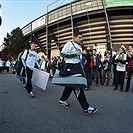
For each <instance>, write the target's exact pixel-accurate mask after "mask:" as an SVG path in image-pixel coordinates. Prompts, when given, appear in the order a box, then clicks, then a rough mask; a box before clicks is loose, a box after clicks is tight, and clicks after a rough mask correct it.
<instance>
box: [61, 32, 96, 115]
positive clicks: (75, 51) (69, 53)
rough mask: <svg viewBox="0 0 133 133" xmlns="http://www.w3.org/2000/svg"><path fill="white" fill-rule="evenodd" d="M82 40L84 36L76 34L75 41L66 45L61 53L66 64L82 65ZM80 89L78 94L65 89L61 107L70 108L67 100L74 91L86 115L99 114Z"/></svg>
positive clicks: (71, 88) (72, 88) (72, 89)
mask: <svg viewBox="0 0 133 133" xmlns="http://www.w3.org/2000/svg"><path fill="white" fill-rule="evenodd" d="M82 40H83V38H82V34H81V33H75V35H74V41H73V42H67V43H66V44H65V46H64V47H63V49H62V51H61V57H63V58H64V60H65V63H71V64H76V63H80V60H81V59H82V50H81V48H80V46H79V45H81V43H82ZM79 57H80V58H79ZM79 82H80V81H79ZM78 89H79V91H78V92H77V88H74V87H65V89H64V91H63V94H62V97H61V98H60V101H59V104H60V105H61V106H65V107H69V104H68V103H67V102H66V100H67V99H68V98H69V96H70V95H71V92H72V91H74V93H75V96H76V98H77V99H78V101H79V103H80V105H81V107H82V108H83V110H84V112H85V113H86V114H89V113H90V114H91V113H95V112H97V110H98V108H93V107H90V106H89V104H88V102H87V100H86V97H85V94H84V90H83V88H78Z"/></svg>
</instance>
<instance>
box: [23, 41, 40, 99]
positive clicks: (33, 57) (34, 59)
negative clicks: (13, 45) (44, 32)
mask: <svg viewBox="0 0 133 133" xmlns="http://www.w3.org/2000/svg"><path fill="white" fill-rule="evenodd" d="M35 48H36V43H34V42H31V43H30V49H29V50H26V51H25V52H24V53H23V55H22V57H21V59H22V63H23V65H24V67H25V70H26V76H27V83H26V90H27V92H28V93H29V94H30V96H31V97H34V93H33V92H32V90H33V87H32V82H31V79H32V74H33V69H34V67H35V63H36V64H37V66H38V68H40V62H39V57H38V54H37V53H36V52H35ZM28 51H29V52H28ZM27 52H28V55H27ZM26 56H27V59H26ZM25 59H26V60H25Z"/></svg>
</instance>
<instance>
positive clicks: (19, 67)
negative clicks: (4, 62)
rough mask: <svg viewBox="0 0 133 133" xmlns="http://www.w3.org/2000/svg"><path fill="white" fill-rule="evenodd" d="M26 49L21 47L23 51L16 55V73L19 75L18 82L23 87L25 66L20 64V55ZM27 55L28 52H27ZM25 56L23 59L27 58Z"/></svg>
mask: <svg viewBox="0 0 133 133" xmlns="http://www.w3.org/2000/svg"><path fill="white" fill-rule="evenodd" d="M26 50H27V49H23V51H22V52H21V53H20V54H19V55H18V59H17V62H16V75H17V76H18V77H19V80H20V83H21V84H22V85H23V86H24V87H25V86H26V81H25V78H26V74H25V68H24V66H23V64H22V60H21V57H22V55H23V53H24V52H25V51H26ZM27 56H28V53H27ZM27 56H26V58H25V61H26V60H27Z"/></svg>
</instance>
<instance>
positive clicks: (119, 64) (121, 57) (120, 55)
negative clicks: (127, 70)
mask: <svg viewBox="0 0 133 133" xmlns="http://www.w3.org/2000/svg"><path fill="white" fill-rule="evenodd" d="M124 55H125V54H124V53H122V54H119V56H118V57H120V60H122V61H124ZM117 66H120V67H124V64H122V63H120V62H118V63H117Z"/></svg>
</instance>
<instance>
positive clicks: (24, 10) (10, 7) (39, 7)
mask: <svg viewBox="0 0 133 133" xmlns="http://www.w3.org/2000/svg"><path fill="white" fill-rule="evenodd" d="M55 1H58V0H0V4H1V5H2V7H1V9H0V16H1V17H2V25H1V26H0V46H1V45H2V42H3V39H4V37H6V35H7V33H10V32H11V31H12V30H13V29H15V28H17V27H20V28H22V27H24V26H25V25H27V24H28V23H30V22H31V21H33V20H34V19H36V18H38V17H40V16H41V15H44V14H45V13H47V6H48V11H50V10H52V9H55V8H56V7H58V6H59V5H63V4H66V3H69V2H70V1H73V0H59V1H58V2H56V3H55V4H53V5H51V6H50V4H51V3H53V2H55Z"/></svg>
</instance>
